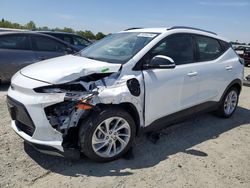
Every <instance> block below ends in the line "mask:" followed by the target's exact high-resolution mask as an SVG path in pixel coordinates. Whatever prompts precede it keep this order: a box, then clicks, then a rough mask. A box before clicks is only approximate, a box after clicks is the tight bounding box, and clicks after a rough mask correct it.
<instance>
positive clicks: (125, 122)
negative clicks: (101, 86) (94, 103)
mask: <svg viewBox="0 0 250 188" xmlns="http://www.w3.org/2000/svg"><path fill="white" fill-rule="evenodd" d="M134 139H135V123H134V120H133V118H132V117H131V115H130V114H129V113H127V112H126V111H124V110H122V109H120V108H107V109H104V110H102V111H101V112H100V113H93V114H92V115H91V116H90V117H89V118H88V119H87V121H86V122H84V123H82V125H81V127H80V130H79V141H80V147H81V150H82V152H83V153H84V154H85V155H86V156H88V157H89V158H90V159H92V160H95V161H99V162H105V161H112V160H115V159H117V158H119V157H121V156H122V155H123V154H124V153H126V152H127V151H128V149H129V148H130V147H131V145H132V143H133V141H134Z"/></svg>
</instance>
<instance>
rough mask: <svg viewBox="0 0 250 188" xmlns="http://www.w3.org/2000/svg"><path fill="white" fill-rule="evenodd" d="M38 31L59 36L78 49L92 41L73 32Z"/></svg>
mask: <svg viewBox="0 0 250 188" xmlns="http://www.w3.org/2000/svg"><path fill="white" fill-rule="evenodd" d="M38 32H39V33H43V34H46V35H51V36H53V37H56V38H59V39H61V40H63V41H65V42H67V43H69V44H71V45H72V46H74V47H75V48H77V49H78V50H82V49H83V48H86V47H87V46H89V45H90V44H92V42H91V41H89V40H88V39H86V38H84V37H82V36H79V35H76V34H73V33H66V32H56V31H38Z"/></svg>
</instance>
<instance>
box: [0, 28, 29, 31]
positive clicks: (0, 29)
mask: <svg viewBox="0 0 250 188" xmlns="http://www.w3.org/2000/svg"><path fill="white" fill-rule="evenodd" d="M6 31H29V30H26V29H13V28H4V27H0V32H6Z"/></svg>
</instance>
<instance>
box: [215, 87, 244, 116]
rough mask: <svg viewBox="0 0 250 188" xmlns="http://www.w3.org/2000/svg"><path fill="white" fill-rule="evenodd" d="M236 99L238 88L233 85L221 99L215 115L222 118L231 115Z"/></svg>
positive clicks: (234, 108)
mask: <svg viewBox="0 0 250 188" xmlns="http://www.w3.org/2000/svg"><path fill="white" fill-rule="evenodd" d="M238 99H239V91H238V89H237V88H235V87H232V88H230V89H229V90H228V91H227V93H226V95H225V96H224V97H223V99H222V101H221V104H220V106H219V108H218V110H217V115H219V116H221V117H224V118H229V117H231V116H232V115H233V113H234V112H235V110H236V108H237V105H238Z"/></svg>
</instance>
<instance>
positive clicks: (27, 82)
mask: <svg viewBox="0 0 250 188" xmlns="http://www.w3.org/2000/svg"><path fill="white" fill-rule="evenodd" d="M242 80H243V63H242V62H241V60H240V58H239V57H238V56H237V54H236V53H235V52H234V50H233V49H232V48H231V46H230V44H229V41H228V40H226V39H224V38H222V37H220V36H218V35H216V34H215V33H212V32H209V31H204V30H201V29H196V28H189V27H172V28H147V29H143V28H133V29H128V30H125V31H121V32H119V33H116V34H112V35H109V36H107V37H106V38H104V39H103V40H101V41H99V42H96V43H95V44H93V45H91V46H89V47H88V48H86V49H84V50H83V51H81V52H80V53H78V54H75V55H66V56H63V57H58V58H53V59H50V60H45V61H42V62H39V63H36V64H33V65H30V66H28V67H26V68H24V69H22V70H21V71H19V72H18V73H16V74H15V76H14V77H13V78H12V82H11V87H10V88H9V91H8V98H7V103H8V107H9V111H10V114H11V117H12V127H13V129H14V130H15V132H16V133H17V134H18V135H19V136H21V137H22V138H23V139H24V140H26V141H27V142H29V143H31V144H32V145H33V146H34V147H35V148H36V149H38V150H39V151H41V152H44V153H49V154H55V155H61V156H68V157H78V156H79V155H80V153H81V152H82V153H84V154H85V155H86V156H88V157H89V158H91V159H93V160H96V161H110V160H114V159H117V158H118V157H120V156H121V155H123V154H124V153H125V152H126V151H128V149H129V148H130V147H131V145H132V144H133V142H134V139H135V137H136V135H138V133H139V132H140V131H141V130H147V131H149V130H153V129H156V128H157V129H159V128H161V127H163V126H167V125H170V124H173V123H175V122H177V121H180V120H182V119H183V118H186V117H188V116H190V115H195V114H197V113H198V112H202V111H208V110H209V111H216V112H217V114H218V115H220V116H222V117H225V118H228V117H230V116H231V115H232V114H233V113H234V111H235V109H236V107H237V103H238V97H239V94H240V91H241V87H242Z"/></svg>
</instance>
